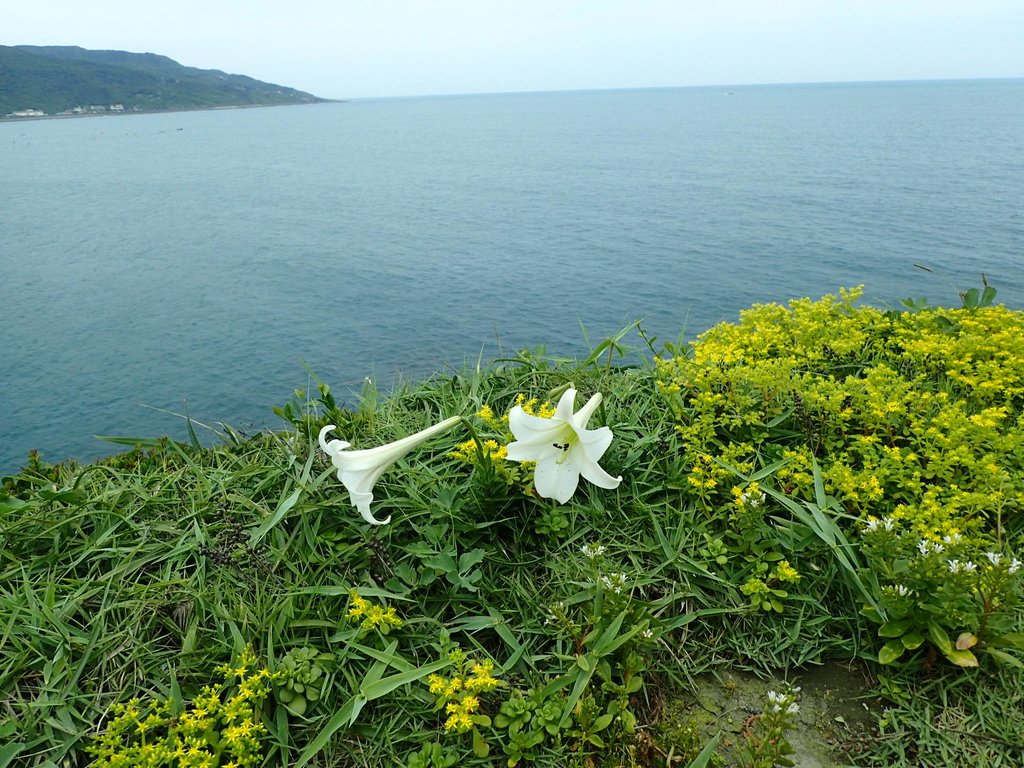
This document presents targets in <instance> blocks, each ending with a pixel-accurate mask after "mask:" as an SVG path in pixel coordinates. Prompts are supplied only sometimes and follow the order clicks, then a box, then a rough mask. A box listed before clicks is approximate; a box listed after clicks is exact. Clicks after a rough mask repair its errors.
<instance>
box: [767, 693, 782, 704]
mask: <svg viewBox="0 0 1024 768" xmlns="http://www.w3.org/2000/svg"><path fill="white" fill-rule="evenodd" d="M785 698H786V696H785V695H784V694H781V693H779V692H778V691H768V701H770V702H771V703H772V704H781V703H782V702H783V701H784V700H785Z"/></svg>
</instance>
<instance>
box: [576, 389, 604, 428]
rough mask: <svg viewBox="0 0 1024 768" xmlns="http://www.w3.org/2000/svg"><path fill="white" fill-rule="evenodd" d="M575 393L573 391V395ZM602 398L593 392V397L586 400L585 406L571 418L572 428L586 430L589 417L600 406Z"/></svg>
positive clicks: (598, 393)
mask: <svg viewBox="0 0 1024 768" xmlns="http://www.w3.org/2000/svg"><path fill="white" fill-rule="evenodd" d="M575 394H576V392H575V391H573V395H575ZM602 399H603V398H602V396H601V393H600V392H595V393H594V395H593V397H591V398H590V399H589V400H587V404H586V405H584V406H583V407H582V408H580V409H579V410H578V411H576V414H575V415H574V416H573V417H572V423H573V426H574V427H576V429H586V428H587V422H588V421H590V417H591V416H593V415H594V411H596V410H597V406H599V405H600V404H601V400H602Z"/></svg>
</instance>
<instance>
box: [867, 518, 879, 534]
mask: <svg viewBox="0 0 1024 768" xmlns="http://www.w3.org/2000/svg"><path fill="white" fill-rule="evenodd" d="M878 526H879V521H878V520H875V519H874V518H872V519H871V520H868V521H867V522H866V523H864V532H865V533H874V532H875V531H877V530H878Z"/></svg>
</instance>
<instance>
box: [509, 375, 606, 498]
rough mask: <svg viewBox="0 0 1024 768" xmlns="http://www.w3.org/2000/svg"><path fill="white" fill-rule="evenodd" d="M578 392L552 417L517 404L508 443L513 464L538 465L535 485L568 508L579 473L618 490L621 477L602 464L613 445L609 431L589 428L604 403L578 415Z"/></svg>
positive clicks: (593, 402)
mask: <svg viewBox="0 0 1024 768" xmlns="http://www.w3.org/2000/svg"><path fill="white" fill-rule="evenodd" d="M575 402H576V390H575V389H572V388H570V389H567V390H565V393H564V394H563V395H562V397H561V399H560V400H559V401H558V407H557V408H556V409H555V415H554V416H552V417H551V418H550V419H545V418H541V417H540V416H531V415H530V414H528V413H527V412H526V411H524V410H523V409H522V407H521V406H518V405H517V406H515V407H514V408H513V409H512V411H511V412H510V413H509V416H508V425H509V428H510V429H511V430H512V435H513V436H514V437H515V441H514V442H511V443H509V444H508V454H507V456H508V458H509V460H511V461H535V462H537V468H536V470H535V471H534V475H533V486H534V488H536V489H537V493H538V494H540V495H541V496H543V497H544V498H547V499H556V500H558V502H559V503H561V504H565V502H567V501H568V500H569V499H570V498H571V497H572V495H573V493H575V492H576V486H577V485H579V482H580V475H583V477H585V478H587V480H589V481H590V482H592V483H593V484H594V485H596V486H598V487H600V488H609V489H611V488H617V487H618V485H619V483H621V482H622V478H621V477H612V476H611V475H609V474H608V473H607V472H605V471H604V470H603V469H601V467H599V466H598V465H597V462H598V460H599V459H600V458H601V457H602V456H603V455H604V452H605V451H607V450H608V446H609V445H611V442H612V431H611V429H609V428H608V427H600V428H599V429H587V422H588V421H589V420H590V417H591V416H592V415H593V414H594V411H595V410H597V406H598V405H599V404H600V403H601V394H600V393H598V394H595V395H594V396H593V397H592V398H590V400H588V401H587V404H586V405H584V406H583V407H582V408H580V409H579V410H578V411H576V412H575V413H573V409H574V408H575Z"/></svg>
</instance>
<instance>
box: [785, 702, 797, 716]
mask: <svg viewBox="0 0 1024 768" xmlns="http://www.w3.org/2000/svg"><path fill="white" fill-rule="evenodd" d="M799 711H800V705H799V704H797V703H796V702H795V701H793V702H790V704H789V706H788V707H786V714H787V715H795V714H796V713H797V712H799Z"/></svg>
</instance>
